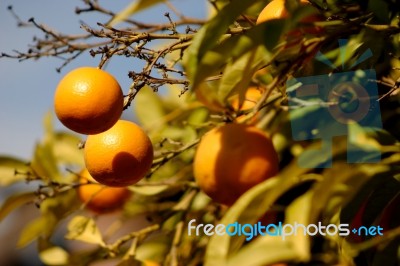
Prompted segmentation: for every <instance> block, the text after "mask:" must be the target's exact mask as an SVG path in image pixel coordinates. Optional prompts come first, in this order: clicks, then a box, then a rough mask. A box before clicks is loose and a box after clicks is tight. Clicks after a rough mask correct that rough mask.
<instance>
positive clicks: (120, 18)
mask: <svg viewBox="0 0 400 266" xmlns="http://www.w3.org/2000/svg"><path fill="white" fill-rule="evenodd" d="M268 2H269V1H267V0H254V1H243V0H231V1H225V0H213V1H208V2H207V3H206V4H207V5H208V6H209V7H210V10H212V12H210V16H209V18H205V19H197V18H191V17H187V16H185V14H184V12H182V13H181V12H180V11H179V2H177V3H176V6H173V5H172V4H173V3H170V2H169V1H162V0H158V1H157V0H156V1H144V0H135V1H132V3H130V4H129V5H128V6H127V7H126V9H124V10H122V11H119V12H116V11H114V10H107V9H105V8H104V7H103V6H102V5H101V3H100V1H96V0H85V1H82V3H80V6H79V7H77V8H76V10H75V12H76V13H77V14H78V15H80V16H84V15H85V14H86V13H94V14H103V15H106V16H107V19H105V20H104V21H99V22H98V23H97V25H95V26H92V25H86V24H82V25H81V29H82V31H83V33H82V34H79V35H68V34H64V33H60V32H58V31H56V30H55V29H52V28H51V27H50V26H48V25H44V24H41V23H40V22H39V20H40V18H39V19H34V18H31V19H29V20H28V21H24V20H20V19H19V18H18V16H16V18H17V20H18V21H17V22H18V24H19V25H20V26H21V27H24V26H27V25H33V26H34V27H36V29H37V30H38V31H40V32H42V34H43V36H42V37H40V38H36V39H35V40H34V42H33V43H32V44H31V45H30V46H29V47H30V48H29V49H28V50H27V51H26V52H21V51H15V52H13V53H9V52H7V53H2V55H1V59H2V60H5V59H7V58H14V59H18V60H20V61H24V60H31V59H38V58H42V57H48V56H50V57H57V58H62V62H61V64H60V67H58V68H57V71H59V72H62V71H63V68H64V67H65V66H66V65H67V64H69V63H71V62H72V61H73V60H74V59H76V58H77V57H79V56H80V55H82V54H83V53H89V54H90V55H92V56H93V60H92V62H91V63H90V64H92V65H98V67H100V68H106V64H107V62H108V61H110V60H113V59H114V58H116V57H122V58H126V60H128V59H129V58H135V59H137V60H136V61H135V62H138V64H139V65H140V67H139V68H140V69H141V70H140V71H137V69H138V67H137V66H135V67H132V69H126V73H127V75H128V76H129V77H130V78H131V80H132V83H131V86H130V87H129V88H124V92H125V93H126V96H125V103H124V105H125V109H127V110H125V112H129V111H133V112H134V113H135V115H136V117H137V120H138V121H139V122H140V124H141V125H142V126H143V127H144V128H145V129H146V131H147V132H148V134H149V135H150V137H151V139H152V141H153V144H154V148H155V159H154V161H153V165H152V169H151V171H150V172H149V173H148V175H147V176H146V178H144V179H143V180H142V181H140V182H139V183H138V184H136V185H133V186H130V187H129V189H130V190H131V191H132V192H133V196H132V198H131V199H130V201H129V202H127V203H126V204H125V205H124V206H122V207H123V208H122V210H121V211H120V212H117V213H115V214H114V216H113V220H115V221H113V222H110V223H109V224H107V226H106V228H100V227H99V224H98V223H99V220H101V218H102V217H101V215H100V216H99V215H95V214H93V213H90V212H88V211H85V208H84V207H85V206H84V205H82V204H81V203H80V202H79V201H78V200H77V194H76V189H77V188H78V187H79V186H81V185H83V184H80V183H79V175H78V173H79V172H80V170H81V169H82V168H83V167H84V163H83V155H82V151H81V149H80V148H79V146H80V145H82V144H83V143H84V139H82V138H81V137H78V136H76V135H74V134H72V133H70V132H64V131H62V132H61V131H55V130H54V128H53V125H52V119H53V118H52V115H51V114H48V115H47V116H46V117H45V118H44V128H45V134H44V136H43V138H42V140H41V141H40V142H39V143H38V144H37V145H36V147H35V149H34V151H33V155H32V158H31V159H30V160H29V161H24V160H21V159H18V158H12V157H10V156H7V155H6V154H3V155H2V156H1V157H0V185H1V186H12V185H15V184H16V183H20V184H23V183H25V182H26V183H28V184H33V186H28V187H27V189H24V190H23V191H21V192H15V193H14V194H13V195H12V196H10V197H9V198H8V199H6V200H5V201H4V202H3V203H2V206H1V208H0V221H1V220H4V219H5V218H6V217H7V216H8V215H9V214H10V213H11V212H12V211H14V210H15V209H17V208H18V207H20V206H22V205H24V204H26V203H34V204H35V205H36V206H37V207H38V208H39V211H40V214H39V215H38V216H37V218H36V219H35V220H33V221H28V222H27V224H26V226H25V228H24V229H23V230H22V232H21V235H20V238H19V241H18V243H17V245H18V247H20V248H21V247H25V246H26V245H28V244H30V243H32V241H35V243H36V245H37V247H38V253H39V257H40V259H41V260H42V261H43V263H45V264H46V265H88V264H89V263H91V262H94V261H101V260H113V261H114V263H115V264H116V265H136V264H139V265H140V263H145V262H146V263H149V261H152V262H157V263H160V264H161V263H163V264H165V265H202V264H204V265H270V264H273V263H288V264H289V265H395V264H396V262H399V261H400V257H399V255H398V254H399V243H400V217H399V213H400V210H399V206H400V205H399V204H400V183H399V182H400V176H399V163H400V153H399V151H400V149H399V139H400V131H399V129H400V122H399V121H400V119H399V118H400V112H399V102H400V98H399V96H398V92H399V78H400V72H399V67H400V61H399V57H398V56H400V20H399V15H400V8H399V6H398V4H397V2H396V1H394V0H379V1H376V0H369V1H357V0H346V1H345V0H328V1H326V0H311V1H310V2H311V3H312V5H313V7H315V8H317V10H318V12H319V13H320V14H322V16H323V17H324V20H323V21H319V22H314V25H315V26H318V27H320V28H321V29H322V31H320V32H318V33H307V32H305V33H304V32H301V34H300V35H301V36H298V37H295V39H294V40H290V38H289V39H288V38H287V36H288V32H289V33H290V32H291V31H293V30H294V29H298V28H299V27H301V25H302V23H303V22H302V18H304V17H306V16H308V15H310V13H313V12H315V11H314V9H312V8H311V6H306V7H304V6H300V5H299V3H298V1H297V0H286V7H287V9H288V10H289V12H290V14H291V19H278V20H272V21H267V22H264V23H261V24H258V25H256V24H255V21H256V18H257V15H258V14H259V13H260V11H261V10H262V8H263V7H264V6H265V5H266V4H267V3H268ZM164 4H166V5H167V7H168V8H169V9H170V10H171V14H170V13H165V14H164V16H165V23H142V22H140V21H137V20H135V14H136V13H137V12H141V11H142V10H144V9H147V8H156V7H157V6H159V5H164ZM9 10H10V12H12V13H13V14H14V15H16V13H14V12H16V11H14V10H13V9H12V7H9ZM57 12H61V11H57ZM161 16H162V14H161ZM289 36H290V34H289ZM341 39H346V40H347V42H346V43H345V45H344V46H340V45H339V40H341ZM368 49H369V50H370V51H371V52H372V54H371V57H369V58H368V59H367V60H361V59H362V58H361V57H362V55H363V54H364V53H365V52H366V51H367V50H368ZM317 55H318V56H319V59H320V60H316V58H317V57H318V56H317ZM322 56H323V58H325V59H324V60H322V61H324V62H321V58H322ZM360 58H361V59H360ZM326 62H331V63H330V65H328V64H326ZM368 69H373V70H374V71H376V79H375V80H369V81H368V82H373V83H375V84H377V87H378V92H379V95H378V96H377V98H376V99H374V101H375V102H377V103H379V104H378V107H377V108H380V114H381V119H382V127H381V128H378V129H377V128H370V127H368V126H366V125H363V124H360V123H357V121H355V122H354V123H350V124H348V125H346V130H347V135H346V136H336V137H335V138H334V140H333V141H332V144H333V145H332V146H333V147H332V150H331V153H328V154H326V156H321V154H320V153H317V152H315V151H316V150H318V149H320V147H321V145H322V144H323V140H321V139H318V138H317V139H314V138H312V137H309V138H303V139H302V140H296V139H295V138H294V137H293V134H292V133H293V132H292V130H293V128H292V127H293V125H294V123H300V124H301V125H302V127H303V128H304V129H307V130H305V131H307V132H315V131H313V130H315V129H319V128H321V127H323V126H326V124H324V121H323V115H322V114H323V113H324V110H326V108H327V106H328V105H329V103H326V102H321V101H316V100H315V98H312V97H311V98H307V99H301V98H299V97H295V96H293V94H292V92H295V91H296V90H297V89H298V87H296V86H295V84H294V85H293V86H287V85H288V84H292V83H287V82H288V80H293V79H296V78H301V77H307V76H329V75H334V74H337V73H341V72H346V71H347V72H354V73H357V75H359V76H360V77H363V75H364V76H365V70H368ZM357 75H356V76H357ZM359 76H357V77H359ZM360 79H362V78H360ZM249 86H256V87H259V88H261V89H262V91H263V94H262V97H261V98H260V100H259V101H258V102H257V104H256V105H255V106H254V108H253V109H252V110H250V111H247V112H244V113H243V112H241V111H238V110H234V108H232V106H230V102H229V99H230V98H231V97H232V96H235V95H236V96H238V97H239V99H240V101H241V102H243V101H244V95H245V92H246V90H247V88H248V87H249ZM161 88H162V92H163V93H161V90H160V92H159V89H161ZM131 105H132V106H131ZM371 108H372V107H371ZM240 115H244V116H245V118H246V119H245V120H244V122H248V121H251V119H252V118H253V117H254V116H257V119H258V120H257V121H258V123H257V126H258V127H259V128H262V129H263V130H264V131H266V132H268V133H269V134H270V135H271V136H272V137H273V142H274V145H275V148H276V150H277V152H278V153H279V156H280V172H279V175H278V176H276V177H273V178H271V179H269V180H266V181H265V182H263V183H261V184H259V185H258V186H256V187H254V188H252V189H251V190H249V191H248V192H247V193H245V194H244V195H243V196H242V197H241V198H240V199H239V200H238V201H237V202H236V203H235V204H234V205H233V206H231V207H229V208H227V207H225V206H221V205H219V204H216V203H214V202H212V200H211V199H209V198H208V197H207V196H206V195H205V194H203V193H202V192H201V190H199V188H198V187H197V185H196V183H195V181H194V180H193V175H192V161H193V156H194V153H195V150H196V146H197V144H198V143H199V141H200V139H201V137H202V135H203V134H204V133H205V132H207V131H208V130H210V129H211V128H213V127H215V126H217V125H220V124H223V123H229V122H232V121H234V120H235V119H236V117H238V116H240ZM319 116H320V117H322V118H321V119H320V120H322V121H320V122H318V121H315V119H310V117H311V118H315V117H319ZM328 126H329V125H328ZM328 130H329V129H328ZM243 141H246V140H243ZM371 149H372V150H374V151H379V154H380V158H379V161H378V162H375V163H369V161H368V160H369V159H370V158H369V157H368V156H376V154H375V153H371ZM360 150H362V151H363V153H361V154H362V155H360V156H362V158H360V160H361V162H358V163H354V164H349V163H348V162H347V159H346V158H347V157H346V156H349V153H351V152H354V153H356V152H358V151H360ZM357 154H359V153H357ZM300 155H302V156H301V158H302V160H305V161H306V162H307V167H302V164H301V163H300V162H299V160H300V159H299V158H300ZM363 159H365V160H363ZM329 160H332V162H333V165H332V167H324V165H325V164H326V163H327V161H329ZM227 167H229V166H227ZM32 208H34V205H33V204H32ZM271 213H273V214H274V215H275V216H276V217H275V220H274V222H276V223H278V222H283V223H294V222H298V223H302V224H318V222H322V223H324V224H340V223H348V224H351V225H353V226H354V227H355V226H356V225H358V226H362V225H364V226H373V225H381V226H382V227H384V235H383V236H376V237H370V236H366V237H358V236H354V235H353V234H351V235H350V236H348V237H342V236H339V235H334V236H329V235H328V236H322V235H317V236H306V235H303V234H298V235H293V236H289V237H287V238H286V239H285V240H282V238H280V237H276V236H262V237H256V238H254V239H253V240H251V241H246V237H245V236H244V235H241V236H229V235H227V234H225V235H223V236H219V235H213V236H207V235H205V234H201V235H199V236H195V235H193V234H192V235H188V227H187V225H188V222H189V221H190V220H192V219H196V221H197V223H211V224H218V223H223V224H230V223H235V222H239V223H241V224H246V223H249V224H256V223H257V222H258V221H259V220H260V219H262V218H263V217H264V216H266V215H267V216H268V214H271ZM103 227H104V226H103ZM120 228H124V230H122V231H119V230H120ZM60 230H61V231H63V232H65V234H64V236H65V240H64V241H62V242H61V243H60V241H55V239H54V236H55V235H56V234H58V233H59V231H60ZM78 242H83V243H85V244H86V245H85V248H84V249H81V250H77V249H74V248H71V246H73V243H78ZM66 243H72V244H66ZM115 261H116V262H115Z"/></svg>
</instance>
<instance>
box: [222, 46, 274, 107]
mask: <svg viewBox="0 0 400 266" xmlns="http://www.w3.org/2000/svg"><path fill="white" fill-rule="evenodd" d="M265 55H266V51H265V47H264V46H258V47H257V48H256V49H254V50H251V51H249V52H247V53H245V54H243V55H242V56H241V57H239V58H238V59H237V60H235V61H231V62H229V63H228V65H227V66H226V67H225V69H224V74H223V75H222V79H221V82H220V85H219V88H218V96H219V97H218V98H219V101H220V102H226V100H227V98H228V97H229V96H230V95H232V93H234V92H237V93H239V99H244V94H245V93H246V90H247V88H248V86H249V84H250V81H251V79H252V76H253V74H254V73H255V72H256V71H257V70H258V69H259V68H260V67H262V66H263V65H264V64H266V63H267V61H266V60H265V59H266V57H265Z"/></svg>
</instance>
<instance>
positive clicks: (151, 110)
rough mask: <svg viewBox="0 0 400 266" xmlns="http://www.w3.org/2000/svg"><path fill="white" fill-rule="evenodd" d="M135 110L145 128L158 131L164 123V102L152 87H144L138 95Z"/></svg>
mask: <svg viewBox="0 0 400 266" xmlns="http://www.w3.org/2000/svg"><path fill="white" fill-rule="evenodd" d="M134 110H135V114H136V116H137V118H138V119H139V122H140V124H142V125H143V127H144V128H146V129H151V131H156V130H157V129H159V128H160V127H162V126H163V125H164V116H165V114H166V112H165V110H164V108H163V102H162V100H161V98H160V96H159V95H158V94H157V93H155V92H154V91H153V90H152V89H151V88H150V87H148V86H145V87H143V88H142V89H141V90H140V91H139V93H138V94H137V95H136V98H135V107H134Z"/></svg>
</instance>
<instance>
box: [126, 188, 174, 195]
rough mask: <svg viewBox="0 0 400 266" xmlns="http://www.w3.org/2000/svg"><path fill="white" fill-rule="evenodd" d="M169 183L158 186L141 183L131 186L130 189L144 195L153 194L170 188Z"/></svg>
mask: <svg viewBox="0 0 400 266" xmlns="http://www.w3.org/2000/svg"><path fill="white" fill-rule="evenodd" d="M169 188H170V186H169V185H158V186H152V185H148V186H145V185H143V186H142V185H140V186H130V187H129V189H130V190H132V191H133V192H135V193H138V194H140V195H144V196H152V195H157V194H160V193H162V192H164V191H165V190H167V189H169Z"/></svg>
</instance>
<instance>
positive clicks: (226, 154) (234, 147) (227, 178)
mask: <svg viewBox="0 0 400 266" xmlns="http://www.w3.org/2000/svg"><path fill="white" fill-rule="evenodd" d="M278 164H279V161H278V155H277V153H276V151H275V149H274V146H273V145H272V141H271V139H270V138H269V137H268V136H267V135H266V134H265V133H264V132H263V131H262V130H260V129H258V128H256V127H254V126H248V125H243V124H236V123H232V124H226V125H223V126H221V127H217V128H214V129H212V130H211V131H209V132H208V133H206V134H205V135H204V136H203V138H202V139H201V141H200V144H199V146H198V147H197V151H196V155H195V158H194V163H193V166H194V177H195V179H196V182H197V183H198V185H199V187H200V188H201V189H202V191H203V192H204V193H206V194H207V195H208V196H210V197H211V198H212V199H213V200H214V201H216V202H219V203H223V204H226V205H231V204H233V203H234V202H235V201H236V200H237V199H238V198H239V197H240V196H241V195H242V194H243V193H244V192H246V191H247V190H249V189H250V188H252V187H253V186H255V185H257V184H259V183H260V182H262V181H264V180H266V179H268V178H270V177H273V176H275V175H276V174H277V173H278Z"/></svg>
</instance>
